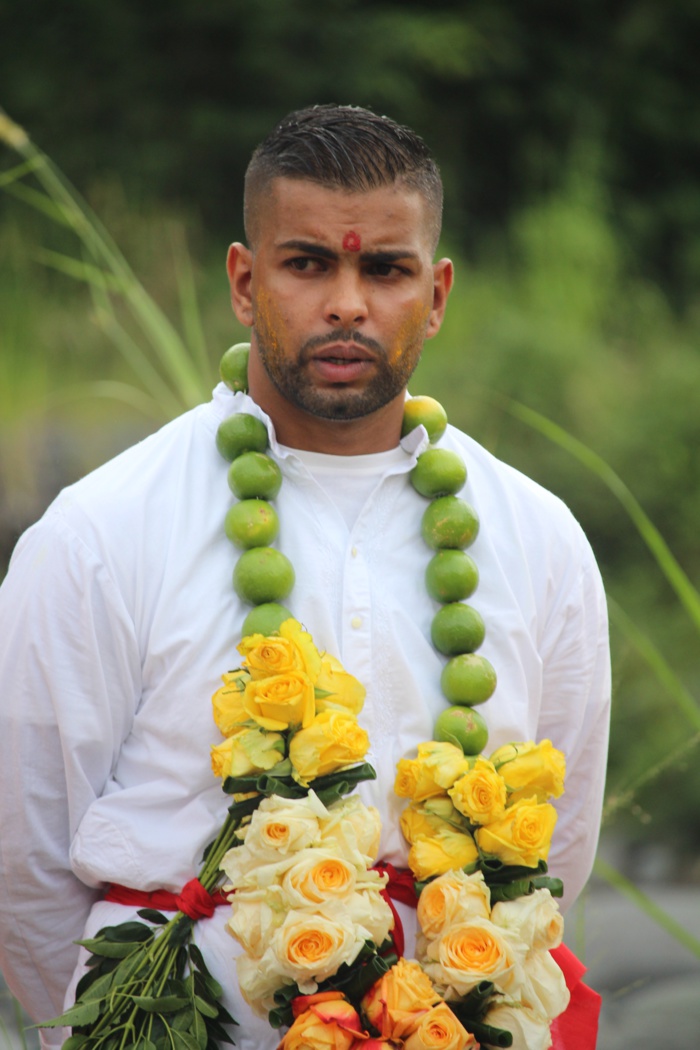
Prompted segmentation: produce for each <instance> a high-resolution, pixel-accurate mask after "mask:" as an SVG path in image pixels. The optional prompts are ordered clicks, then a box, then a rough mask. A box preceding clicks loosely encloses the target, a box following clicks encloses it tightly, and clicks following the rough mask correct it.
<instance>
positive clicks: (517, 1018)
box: [483, 1003, 552, 1050]
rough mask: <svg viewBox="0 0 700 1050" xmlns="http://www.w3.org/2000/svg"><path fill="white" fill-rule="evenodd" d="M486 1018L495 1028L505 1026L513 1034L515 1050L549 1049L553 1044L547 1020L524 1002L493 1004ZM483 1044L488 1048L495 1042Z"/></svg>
mask: <svg viewBox="0 0 700 1050" xmlns="http://www.w3.org/2000/svg"><path fill="white" fill-rule="evenodd" d="M486 1020H487V1023H488V1024H490V1025H493V1027H494V1028H504V1029H505V1030H506V1031H507V1032H510V1033H511V1034H512V1036H513V1047H514V1048H515V1050H520V1048H522V1050H549V1047H550V1046H551V1045H552V1036H551V1033H550V1031H549V1023H548V1022H547V1020H546V1019H545V1018H543V1017H541V1016H540V1015H539V1014H537V1013H535V1011H534V1010H531V1009H529V1008H528V1007H526V1006H523V1005H522V1003H501V1004H500V1005H498V1006H492V1007H491V1009H490V1010H489V1012H488V1014H487V1015H486ZM483 1046H484V1047H485V1048H487V1047H492V1046H493V1044H491V1043H484V1044H483ZM494 1050H495V1048H494Z"/></svg>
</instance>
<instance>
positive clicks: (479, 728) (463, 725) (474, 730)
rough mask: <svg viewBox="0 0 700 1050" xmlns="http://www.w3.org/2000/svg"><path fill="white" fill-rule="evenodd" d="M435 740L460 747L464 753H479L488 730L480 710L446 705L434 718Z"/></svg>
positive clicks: (484, 745)
mask: <svg viewBox="0 0 700 1050" xmlns="http://www.w3.org/2000/svg"><path fill="white" fill-rule="evenodd" d="M434 736H435V739H436V740H444V741H446V742H447V743H448V744H455V746H456V747H461V748H462V751H463V752H464V754H465V755H480V754H481V752H482V751H483V750H484V748H485V747H486V744H487V742H488V739H489V731H488V728H487V726H486V722H485V721H484V717H483V715H482V714H481V712H480V711H475V710H474V709H473V708H471V707H459V706H457V707H446V708H445V710H444V711H441V712H440V714H439V715H438V716H437V719H436V720H435V733H434Z"/></svg>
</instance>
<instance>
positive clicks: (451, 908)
mask: <svg viewBox="0 0 700 1050" xmlns="http://www.w3.org/2000/svg"><path fill="white" fill-rule="evenodd" d="M490 905H491V892H490V890H489V888H488V886H487V885H486V883H485V882H484V876H483V875H482V874H481V872H480V871H475V872H474V873H473V874H472V875H467V873H466V872H464V871H461V870H456V871H448V872H445V874H444V875H440V876H439V878H437V879H432V880H431V881H430V882H428V883H427V885H425V886H424V887H423V889H422V890H421V895H420V897H419V898H418V907H417V909H416V914H417V917H418V924H419V926H420V929H421V931H422V933H423V934H424V936H425V937H427V938H428V939H429V940H433V939H434V938H435V937H439V936H440V935H441V934H442V933H443V931H444V930H446V929H448V928H449V927H450V926H456V925H457V924H458V923H461V922H466V921H467V920H468V919H476V918H481V919H488V918H489V914H490Z"/></svg>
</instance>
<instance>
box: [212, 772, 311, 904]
mask: <svg viewBox="0 0 700 1050" xmlns="http://www.w3.org/2000/svg"><path fill="white" fill-rule="evenodd" d="M327 814H328V810H327V809H326V807H325V806H324V805H323V803H322V802H321V801H320V800H319V799H318V797H317V796H316V795H315V794H314V793H313V791H311V792H309V794H308V795H307V796H306V797H305V798H301V799H283V798H279V797H278V796H277V795H272V796H271V797H270V798H265V799H263V800H262V802H261V803H260V805H259V807H258V808H257V809H256V810H255V812H254V813H253V816H252V818H251V821H250V824H248V826H247V827H246V828H244V829H243V831H244V836H243V845H242V846H235V847H234V848H233V849H231V850H229V851H228V853H226V854H225V856H224V858H223V860H222V862H221V867H222V869H223V871H224V872H225V873H226V875H227V876H228V878H229V880H230V882H231V883H232V884H233V885H234V886H239V885H240V884H241V883H242V881H243V879H244V878H245V877H246V876H247V875H248V874H249V872H251V871H257V870H259V869H260V868H261V866H262V865H264V864H274V863H275V862H276V861H279V860H281V859H283V858H284V857H287V856H293V855H294V854H295V853H298V852H299V850H303V849H306V848H307V847H308V846H311V845H312V844H313V843H314V842H315V841H316V840H317V839H318V836H319V821H320V819H322V818H323V817H325V816H327Z"/></svg>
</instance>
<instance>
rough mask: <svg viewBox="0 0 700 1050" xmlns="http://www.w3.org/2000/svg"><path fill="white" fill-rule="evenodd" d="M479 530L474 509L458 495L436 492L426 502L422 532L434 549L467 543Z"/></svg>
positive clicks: (457, 547)
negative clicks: (438, 494) (437, 495)
mask: <svg viewBox="0 0 700 1050" xmlns="http://www.w3.org/2000/svg"><path fill="white" fill-rule="evenodd" d="M478 531H479V519H478V517H477V514H476V511H475V510H474V508H473V507H471V506H470V505H469V504H468V503H466V502H465V501H464V500H463V499H460V498H459V496H439V497H438V499H435V500H433V501H432V503H430V504H428V506H427V507H426V510H425V513H424V515H423V520H422V521H421V535H422V537H423V539H424V540H425V542H426V543H427V544H428V546H429V547H432V548H433V549H434V550H440V549H441V548H443V547H450V548H452V549H455V550H458V549H462V548H464V547H468V546H469V544H470V543H473V542H474V540H475V539H476V534H477V532H478Z"/></svg>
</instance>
